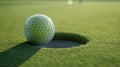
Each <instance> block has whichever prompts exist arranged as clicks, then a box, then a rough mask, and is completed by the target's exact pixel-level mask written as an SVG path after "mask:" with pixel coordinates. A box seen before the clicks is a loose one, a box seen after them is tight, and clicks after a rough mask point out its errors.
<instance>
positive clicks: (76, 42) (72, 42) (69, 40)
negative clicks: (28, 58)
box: [39, 32, 89, 48]
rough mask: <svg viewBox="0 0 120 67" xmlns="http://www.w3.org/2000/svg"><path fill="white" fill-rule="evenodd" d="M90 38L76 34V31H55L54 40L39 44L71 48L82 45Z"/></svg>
mask: <svg viewBox="0 0 120 67" xmlns="http://www.w3.org/2000/svg"><path fill="white" fill-rule="evenodd" d="M88 41H89V40H88V39H87V38H86V37H85V36H82V35H80V34H74V33H64V32H57V33H55V36H54V38H53V40H52V41H51V42H50V43H48V44H46V45H41V46H39V47H40V48H42V47H44V48H71V47H77V46H80V45H84V44H86V43H87V42H88Z"/></svg>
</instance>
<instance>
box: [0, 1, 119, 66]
mask: <svg viewBox="0 0 120 67" xmlns="http://www.w3.org/2000/svg"><path fill="white" fill-rule="evenodd" d="M39 13H40V14H45V15H47V16H49V17H51V18H52V20H53V21H54V24H55V27H56V32H64V33H73V34H79V35H83V36H85V37H86V38H87V39H89V42H88V43H87V44H86V45H81V46H77V47H72V48H37V47H36V46H30V45H27V44H28V43H26V39H25V37H24V34H23V26H24V22H25V21H26V19H27V18H28V17H29V16H31V15H33V14H39ZM119 25H120V2H94V1H89V2H87V1H85V2H83V3H81V4H79V3H77V2H75V3H74V4H73V5H71V6H68V5H67V4H66V2H64V1H59V2H57V1H56V2H54V1H51V2H50V1H49V2H47V1H45V2H44V1H43V2H41V1H35V2H34V1H29V2H27V1H25V2H23V1H12V2H10V1H2V2H0V67H18V66H20V67H120V64H119V62H120V30H119V29H120V27H119ZM68 38H69V37H68Z"/></svg>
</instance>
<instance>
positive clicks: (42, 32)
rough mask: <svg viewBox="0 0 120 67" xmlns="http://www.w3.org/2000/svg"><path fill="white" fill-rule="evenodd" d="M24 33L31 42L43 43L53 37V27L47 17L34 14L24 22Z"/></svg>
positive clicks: (35, 43)
mask: <svg viewBox="0 0 120 67" xmlns="http://www.w3.org/2000/svg"><path fill="white" fill-rule="evenodd" d="M24 34H25V37H26V38H27V40H28V42H30V43H31V44H34V45H44V44H47V43H49V42H50V41H51V40H52V39H53V37H54V34H55V27H54V24H53V21H52V20H51V19H50V18H49V17H47V16H45V15H42V14H35V15H33V16H31V17H29V18H28V19H27V21H26V22H25V25H24Z"/></svg>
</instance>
